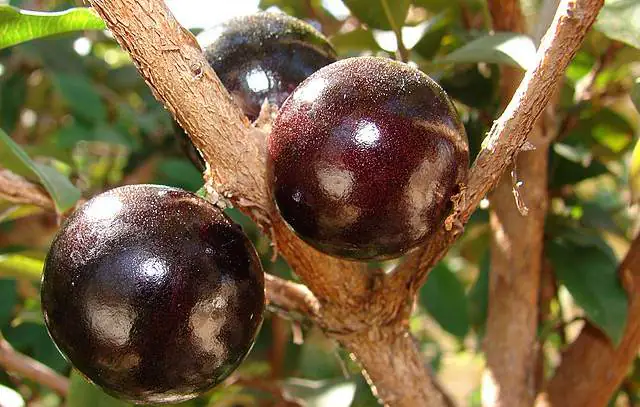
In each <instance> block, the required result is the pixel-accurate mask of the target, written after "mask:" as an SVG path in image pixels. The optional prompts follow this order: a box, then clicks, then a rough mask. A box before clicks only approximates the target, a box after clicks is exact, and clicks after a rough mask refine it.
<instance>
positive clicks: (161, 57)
mask: <svg viewBox="0 0 640 407" xmlns="http://www.w3.org/2000/svg"><path fill="white" fill-rule="evenodd" d="M90 4H91V5H92V6H93V7H94V8H95V9H96V11H97V12H98V13H99V14H100V15H101V16H102V18H103V19H104V20H105V22H106V23H107V26H108V27H109V29H110V30H111V32H112V34H113V36H114V38H115V39H116V40H117V41H118V43H119V44H120V45H121V46H122V48H123V49H125V50H126V51H128V52H129V54H130V55H131V58H132V60H133V63H134V64H135V65H136V67H137V68H138V70H139V72H140V74H141V75H142V76H143V77H144V79H145V81H146V82H147V84H148V85H149V86H150V88H151V89H152V91H153V92H154V95H155V96H156V98H157V99H158V100H160V101H161V102H162V103H164V105H165V106H166V107H167V108H168V109H169V110H170V111H171V113H172V114H173V115H174V116H175V118H176V119H177V121H178V122H179V124H180V125H181V126H182V128H184V129H185V130H186V132H187V133H188V134H189V135H190V137H191V139H192V141H193V142H194V144H195V145H196V146H197V147H198V149H199V150H200V151H202V152H203V155H204V157H205V160H206V161H207V163H208V169H207V171H206V174H205V177H206V178H207V180H208V183H209V184H210V185H211V186H212V189H214V190H215V192H216V193H217V196H218V197H219V201H220V202H219V203H221V204H224V203H226V202H227V201H228V202H230V203H232V204H234V205H235V206H236V207H238V208H239V209H240V210H242V211H243V212H245V213H247V214H248V215H249V216H251V217H252V218H253V219H254V220H255V221H256V222H257V223H258V225H259V226H261V227H262V229H263V230H264V231H265V232H268V233H269V234H270V235H271V237H272V239H273V241H274V244H275V245H276V247H277V249H278V251H279V252H280V254H282V255H283V257H284V258H285V259H286V260H287V262H288V263H289V265H290V266H291V268H292V269H293V271H294V272H295V273H296V274H297V275H298V276H299V277H300V278H301V280H302V281H303V283H304V284H305V285H306V286H307V287H308V288H309V290H310V291H311V292H312V293H313V294H314V296H315V298H316V299H317V302H318V303H319V304H320V305H321V306H322V308H321V310H322V313H321V315H319V316H318V317H317V318H316V319H315V322H316V323H317V324H318V325H319V326H320V327H321V328H322V329H323V330H324V331H325V332H326V333H327V334H328V335H329V336H330V337H333V338H334V339H338V340H339V341H340V342H341V343H342V344H343V345H344V346H345V347H347V349H349V350H350V351H352V352H353V353H354V354H355V355H356V356H359V354H361V353H363V352H365V351H366V352H370V351H371V349H375V350H376V352H374V353H376V354H378V355H379V356H381V357H383V358H387V359H392V360H396V359H397V360H398V361H399V362H400V361H402V363H404V361H406V360H411V361H412V363H410V364H409V365H407V366H408V367H406V366H405V367H403V366H401V364H400V363H393V364H391V366H384V367H383V366H380V365H379V364H375V363H374V360H373V359H363V360H362V361H361V362H362V364H363V367H364V369H366V370H368V371H369V372H370V373H371V374H372V376H375V377H379V376H380V375H381V374H382V373H384V374H385V375H386V376H388V377H386V379H385V381H384V383H382V385H378V386H377V388H378V390H379V394H380V395H384V396H385V397H386V396H389V397H390V398H391V399H396V397H395V396H393V397H392V396H391V395H392V394H402V393H408V394H406V395H405V396H404V397H403V399H405V400H410V401H411V403H412V404H408V405H411V406H420V405H429V406H435V407H440V406H442V403H440V402H439V400H440V399H439V397H438V396H437V391H436V390H434V392H435V393H436V394H435V395H434V394H427V392H426V391H425V390H424V388H434V389H435V387H433V386H429V381H430V377H429V376H428V374H426V370H425V369H424V366H423V363H422V358H421V355H420V354H419V353H418V352H410V351H409V350H403V349H402V348H400V349H395V351H396V352H403V354H399V355H397V354H393V353H391V352H392V350H391V349H386V348H384V344H383V343H367V342H366V341H364V342H363V341H360V340H356V339H355V338H361V336H360V334H363V333H366V332H368V331H369V330H371V329H373V328H374V327H376V328H377V327H383V326H387V325H389V324H394V328H398V327H400V325H401V324H402V327H401V329H393V330H391V331H390V332H392V334H393V335H400V337H404V335H406V332H407V331H406V320H405V319H404V318H400V319H399V318H398V315H399V314H400V310H403V312H402V315H405V314H406V313H407V312H406V311H405V310H408V309H410V299H408V298H406V297H405V294H406V293H405V292H393V291H390V290H381V293H384V295H380V296H376V295H373V293H372V289H373V288H374V287H377V286H376V281H378V278H377V276H376V275H372V273H370V272H368V271H367V269H366V265H365V264H362V263H357V262H348V261H343V260H339V259H336V258H334V257H330V256H327V255H324V254H322V253H320V252H318V251H316V250H314V249H312V248H311V247H310V246H308V245H307V244H305V243H304V242H302V241H301V240H300V239H298V238H297V237H296V236H295V235H294V234H293V233H292V232H291V231H290V230H289V229H288V228H287V227H286V225H285V224H284V221H283V220H282V219H281V218H280V216H279V215H278V214H277V212H276V211H275V210H274V207H273V204H272V201H271V199H269V193H268V191H267V184H266V180H265V169H266V166H265V146H264V137H265V135H264V133H263V132H261V131H260V130H259V129H256V128H253V127H251V126H250V125H249V123H248V122H247V120H246V118H244V117H243V116H242V115H241V113H240V111H239V110H238V108H237V107H236V106H235V105H233V103H232V100H231V98H230V96H229V94H228V93H227V92H226V90H224V88H223V87H222V84H221V83H220V80H219V79H218V77H217V76H216V74H215V72H213V70H212V69H211V68H210V66H209V65H208V63H207V61H206V59H205V57H204V55H203V53H202V51H201V50H200V48H199V46H198V45H197V43H196V42H195V40H194V38H193V36H192V35H191V34H190V33H189V32H188V31H186V30H185V29H183V28H182V27H181V26H180V25H179V24H178V22H177V21H176V20H175V18H174V17H173V16H172V15H171V13H170V12H169V10H168V9H167V7H166V5H165V4H164V2H163V1H161V0H109V1H107V0H90ZM272 283H273V282H268V284H272ZM296 304H297V305H295V306H298V305H299V304H300V303H296ZM289 305H292V304H289ZM398 332H402V333H401V334H400V333H398ZM389 340H391V338H390V339H389ZM380 368H383V369H384V372H376V371H375V369H380ZM408 369H418V371H416V372H413V374H412V375H410V376H411V377H412V378H415V379H416V381H415V383H414V384H415V386H411V387H410V390H409V389H407V388H404V387H405V386H404V384H406V383H407V377H406V372H407V370H408ZM412 383H413V382H412ZM387 387H388V388H387ZM397 405H402V404H397Z"/></svg>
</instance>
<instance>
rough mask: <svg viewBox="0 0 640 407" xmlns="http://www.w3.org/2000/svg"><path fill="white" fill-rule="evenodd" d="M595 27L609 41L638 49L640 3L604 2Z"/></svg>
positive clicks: (629, 0)
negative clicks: (612, 40) (619, 42)
mask: <svg viewBox="0 0 640 407" xmlns="http://www.w3.org/2000/svg"><path fill="white" fill-rule="evenodd" d="M595 27H596V29H597V30H599V31H600V32H602V33H603V34H604V35H606V36H607V37H609V38H611V39H614V40H617V41H621V42H624V43H626V44H628V45H631V46H632V47H635V48H639V49H640V2H639V1H638V0H606V1H605V3H604V7H603V8H602V10H600V14H599V15H598V20H597V21H596V25H595Z"/></svg>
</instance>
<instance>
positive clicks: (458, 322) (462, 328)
mask: <svg viewBox="0 0 640 407" xmlns="http://www.w3.org/2000/svg"><path fill="white" fill-rule="evenodd" d="M420 303H421V304H422V305H423V306H424V307H425V308H426V310H427V312H429V314H431V316H433V318H434V319H435V320H436V321H437V322H438V324H440V326H441V327H442V328H443V329H444V330H445V331H447V332H449V333H451V334H452V335H455V336H457V337H458V338H460V339H462V338H464V337H465V336H466V335H467V332H468V331H469V315H468V311H467V297H466V294H465V292H464V287H463V286H462V284H461V283H460V281H459V280H458V278H457V277H456V275H455V274H453V272H452V271H451V270H449V268H448V267H447V266H446V265H445V264H443V263H442V262H440V263H439V264H438V265H437V266H436V267H435V268H434V269H433V270H432V271H431V273H429V278H428V279H427V282H426V283H425V284H424V286H423V287H422V289H421V290H420Z"/></svg>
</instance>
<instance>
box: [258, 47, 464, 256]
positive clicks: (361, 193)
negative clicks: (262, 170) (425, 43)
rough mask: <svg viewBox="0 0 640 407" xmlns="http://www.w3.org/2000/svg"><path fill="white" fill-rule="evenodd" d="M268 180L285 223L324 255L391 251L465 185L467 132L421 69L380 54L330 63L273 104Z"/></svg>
mask: <svg viewBox="0 0 640 407" xmlns="http://www.w3.org/2000/svg"><path fill="white" fill-rule="evenodd" d="M268 166H269V169H268V171H269V175H268V176H269V183H270V188H271V190H272V194H273V197H274V199H275V203H276V206H277V208H278V209H279V211H280V213H281V215H282V217H283V218H284V220H285V221H286V222H287V224H288V225H289V226H290V227H291V228H292V229H293V230H294V231H295V232H296V233H297V234H298V235H299V236H300V237H301V238H302V239H304V240H305V241H306V242H307V243H309V244H310V245H312V246H314V247H315V248H317V249H318V250H321V251H323V252H325V253H328V254H331V255H335V256H339V257H345V258H349V259H354V260H373V259H375V260H382V259H389V258H394V257H398V256H401V255H402V254H404V253H405V252H406V251H408V250H410V249H411V248H414V247H416V246H417V245H419V244H420V243H422V242H424V241H425V240H426V239H428V237H429V236H430V235H431V234H432V233H433V232H434V231H435V230H436V228H438V227H439V226H440V225H441V224H442V221H443V220H444V218H445V216H446V215H447V213H448V212H449V210H450V208H451V201H450V198H451V196H452V195H454V194H455V193H457V192H458V190H459V184H463V183H464V182H466V177H467V172H468V166H469V151H468V142H467V137H466V134H465V131H464V128H463V126H462V123H461V121H460V119H459V118H458V115H457V113H456V110H455V107H454V106H453V104H452V103H451V101H450V100H449V98H448V96H447V95H446V94H445V92H444V91H443V90H442V88H441V87H440V86H439V85H438V84H437V83H435V82H434V81H433V80H432V79H431V78H429V77H428V76H427V75H425V74H424V73H422V72H420V71H418V70H417V69H414V68H412V67H410V66H408V65H406V64H403V63H400V62H395V61H392V60H389V59H385V58H375V57H356V58H349V59H345V60H342V61H339V62H336V63H334V64H331V65H329V66H327V67H325V68H323V69H321V70H319V71H318V72H316V73H315V74H313V75H311V76H310V77H309V78H308V79H307V80H306V81H304V82H303V83H302V84H301V85H300V86H299V87H298V88H297V89H296V90H295V92H294V93H293V94H292V95H291V97H289V99H288V100H287V101H286V102H285V103H284V105H283V106H282V107H281V109H280V112H279V115H278V117H277V118H276V120H275V122H274V127H273V130H272V132H271V134H270V136H269V139H268Z"/></svg>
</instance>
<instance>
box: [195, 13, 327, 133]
mask: <svg viewBox="0 0 640 407" xmlns="http://www.w3.org/2000/svg"><path fill="white" fill-rule="evenodd" d="M197 38H198V42H199V43H200V45H201V46H202V49H203V50H204V52H205V55H206V57H207V61H209V64H210V65H211V67H212V68H213V70H214V71H215V72H216V74H217V75H218V77H219V78H220V80H221V81H222V84H223V85H224V86H225V87H226V88H227V90H228V91H229V93H230V94H231V96H232V97H233V99H234V100H235V101H236V103H237V104H238V105H239V106H240V107H241V109H242V111H243V112H244V113H245V114H246V115H247V117H248V118H249V120H251V121H253V120H255V119H256V118H257V117H258V114H259V113H260V108H261V106H262V103H263V102H264V100H265V99H268V100H269V102H270V103H272V104H275V105H276V106H281V105H282V103H283V102H284V101H285V99H286V98H287V97H288V96H289V94H291V92H293V90H294V89H295V88H296V87H297V86H298V85H299V84H300V83H301V82H302V81H303V80H305V79H306V78H307V77H308V76H309V75H311V74H312V73H314V72H316V71H317V70H318V69H320V68H322V67H323V66H326V65H329V64H330V63H332V62H335V61H336V54H335V51H334V49H333V47H332V46H331V44H329V42H328V41H327V39H326V38H325V37H324V36H323V35H322V34H321V33H320V32H319V31H317V30H316V29H315V28H313V27H312V26H311V25H310V24H307V23H305V22H304V21H302V20H299V19H297V18H294V17H291V16H288V15H286V14H279V13H269V12H260V13H257V14H253V15H249V16H242V17H236V18H233V19H231V20H229V21H226V22H224V23H222V24H220V25H218V26H215V27H213V28H210V29H208V30H206V31H204V32H202V33H200V34H199V35H198V37H197Z"/></svg>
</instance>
